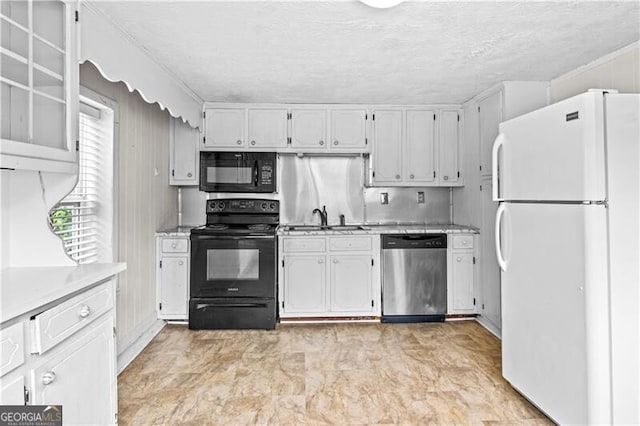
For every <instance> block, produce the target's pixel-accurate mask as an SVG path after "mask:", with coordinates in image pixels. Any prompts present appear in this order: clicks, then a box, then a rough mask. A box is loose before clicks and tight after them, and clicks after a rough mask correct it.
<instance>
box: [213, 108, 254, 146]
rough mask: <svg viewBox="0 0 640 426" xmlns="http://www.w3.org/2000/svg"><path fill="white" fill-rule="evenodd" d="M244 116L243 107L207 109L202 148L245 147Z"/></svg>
mask: <svg viewBox="0 0 640 426" xmlns="http://www.w3.org/2000/svg"><path fill="white" fill-rule="evenodd" d="M245 116H246V110H245V109H244V108H228V109H214V108H212V109H207V110H206V111H205V118H204V126H205V139H204V144H203V145H204V148H207V149H217V148H233V149H244V148H246V146H247V144H246V140H245Z"/></svg>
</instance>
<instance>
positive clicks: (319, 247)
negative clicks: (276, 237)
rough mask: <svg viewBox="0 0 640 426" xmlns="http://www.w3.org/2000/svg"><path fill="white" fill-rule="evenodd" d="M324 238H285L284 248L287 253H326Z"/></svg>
mask: <svg viewBox="0 0 640 426" xmlns="http://www.w3.org/2000/svg"><path fill="white" fill-rule="evenodd" d="M325 248H326V242H325V239H324V238H285V239H284V241H283V247H282V249H283V250H284V252H285V253H296V252H311V251H325Z"/></svg>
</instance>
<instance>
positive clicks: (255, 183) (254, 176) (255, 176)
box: [253, 160, 258, 187]
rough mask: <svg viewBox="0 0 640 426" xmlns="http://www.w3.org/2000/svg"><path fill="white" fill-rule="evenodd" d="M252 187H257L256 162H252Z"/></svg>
mask: <svg viewBox="0 0 640 426" xmlns="http://www.w3.org/2000/svg"><path fill="white" fill-rule="evenodd" d="M253 186H255V187H257V186H258V160H255V161H254V162H253Z"/></svg>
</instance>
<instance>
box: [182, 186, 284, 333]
mask: <svg viewBox="0 0 640 426" xmlns="http://www.w3.org/2000/svg"><path fill="white" fill-rule="evenodd" d="M206 212H207V223H206V225H204V226H201V227H198V228H193V229H192V230H191V280H190V291H191V295H190V300H189V328H191V329H248V328H263V329H273V328H275V324H276V320H277V318H276V316H277V315H276V306H277V305H276V303H277V302H276V282H277V275H276V274H277V253H278V251H277V238H276V229H277V227H278V224H279V219H280V203H279V202H278V201H277V200H264V199H240V198H234V199H217V200H208V201H207V205H206Z"/></svg>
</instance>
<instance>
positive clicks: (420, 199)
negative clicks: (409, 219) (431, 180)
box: [418, 191, 424, 204]
mask: <svg viewBox="0 0 640 426" xmlns="http://www.w3.org/2000/svg"><path fill="white" fill-rule="evenodd" d="M418 204H424V192H422V191H418Z"/></svg>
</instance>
